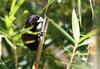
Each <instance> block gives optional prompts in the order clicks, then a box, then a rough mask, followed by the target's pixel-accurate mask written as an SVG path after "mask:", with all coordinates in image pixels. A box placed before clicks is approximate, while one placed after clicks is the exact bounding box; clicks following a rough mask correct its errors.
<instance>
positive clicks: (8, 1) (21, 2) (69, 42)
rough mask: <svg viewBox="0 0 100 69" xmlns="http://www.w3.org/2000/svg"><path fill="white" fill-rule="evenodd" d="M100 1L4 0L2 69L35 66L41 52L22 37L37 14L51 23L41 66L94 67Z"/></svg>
mask: <svg viewBox="0 0 100 69" xmlns="http://www.w3.org/2000/svg"><path fill="white" fill-rule="evenodd" d="M95 4H98V5H97V6H96V5H95ZM99 4H100V2H99V1H98V0H97V1H94V0H93V1H92V0H0V69H10V68H11V69H32V67H33V66H34V63H35V61H36V59H35V58H36V55H37V54H38V52H34V53H33V52H32V51H30V50H29V49H27V48H26V47H25V46H24V44H23V41H22V39H21V35H22V34H23V33H25V32H28V31H29V28H24V24H25V22H26V21H27V19H28V17H29V16H30V15H33V14H34V15H39V16H41V17H43V18H47V22H48V28H47V32H46V35H45V37H43V38H45V42H44V44H43V51H42V54H41V55H40V56H39V57H40V60H39V66H38V68H39V69H89V68H91V67H93V63H94V62H92V61H91V58H92V57H91V56H93V55H94V53H96V52H95V48H96V45H97V41H96V40H97V37H96V33H97V30H96V29H97V27H96V26H97V25H98V24H97V21H98V20H99V19H98V18H96V14H98V15H100V12H99V10H100V8H98V7H99ZM94 9H95V10H94ZM98 17H99V16H98ZM98 26H99V25H98Z"/></svg>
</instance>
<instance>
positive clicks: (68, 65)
mask: <svg viewBox="0 0 100 69" xmlns="http://www.w3.org/2000/svg"><path fill="white" fill-rule="evenodd" d="M77 46H78V43H77V42H76V43H75V47H74V49H73V53H72V56H71V60H70V62H69V64H67V68H66V69H70V67H71V64H72V62H73V59H74V56H75V51H76V49H77Z"/></svg>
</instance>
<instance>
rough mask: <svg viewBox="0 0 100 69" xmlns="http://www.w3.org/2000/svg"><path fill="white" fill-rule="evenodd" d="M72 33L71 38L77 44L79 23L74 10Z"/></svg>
mask: <svg viewBox="0 0 100 69" xmlns="http://www.w3.org/2000/svg"><path fill="white" fill-rule="evenodd" d="M72 31H73V37H74V39H75V41H76V42H79V39H80V28H79V22H78V18H77V15H76V12H75V10H74V9H73V11H72Z"/></svg>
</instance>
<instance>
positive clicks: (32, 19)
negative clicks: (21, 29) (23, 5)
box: [26, 15, 43, 27]
mask: <svg viewBox="0 0 100 69" xmlns="http://www.w3.org/2000/svg"><path fill="white" fill-rule="evenodd" d="M39 23H43V19H42V18H41V17H40V16H37V15H31V16H30V17H29V18H28V20H27V22H26V25H27V26H26V27H29V26H32V25H35V26H37V25H38V24H39Z"/></svg>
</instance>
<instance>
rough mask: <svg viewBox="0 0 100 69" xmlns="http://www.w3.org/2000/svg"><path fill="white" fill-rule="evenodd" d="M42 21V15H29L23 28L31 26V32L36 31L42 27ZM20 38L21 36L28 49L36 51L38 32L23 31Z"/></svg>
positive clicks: (38, 40) (38, 38)
mask: <svg viewBox="0 0 100 69" xmlns="http://www.w3.org/2000/svg"><path fill="white" fill-rule="evenodd" d="M43 21H44V20H43V18H42V17H40V16H38V15H31V16H29V18H28V19H27V21H26V23H25V26H24V28H29V27H31V26H33V27H32V28H31V29H30V31H31V32H33V33H34V32H38V30H39V29H41V28H42V24H43ZM21 38H22V41H23V43H24V45H25V46H27V48H28V49H30V50H31V51H37V48H38V45H39V42H40V34H28V33H24V34H22V36H21ZM28 41H29V42H28Z"/></svg>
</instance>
